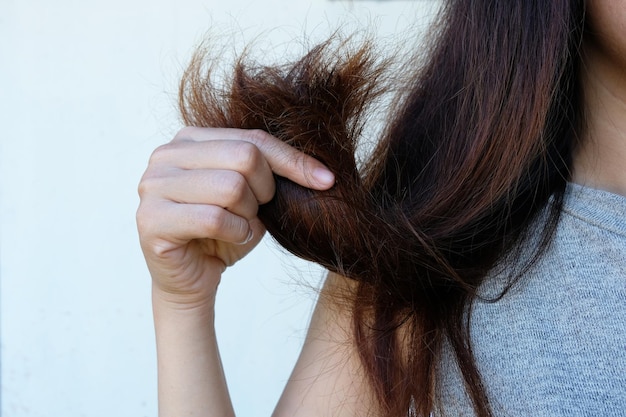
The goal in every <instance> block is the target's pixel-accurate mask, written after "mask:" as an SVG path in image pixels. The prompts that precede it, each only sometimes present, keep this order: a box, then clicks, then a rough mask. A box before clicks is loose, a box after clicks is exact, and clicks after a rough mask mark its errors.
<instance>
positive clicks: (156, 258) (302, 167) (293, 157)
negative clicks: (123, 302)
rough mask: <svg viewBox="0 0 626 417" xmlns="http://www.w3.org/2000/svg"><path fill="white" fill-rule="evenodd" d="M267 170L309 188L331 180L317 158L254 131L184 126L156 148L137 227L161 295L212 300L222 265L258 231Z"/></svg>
mask: <svg viewBox="0 0 626 417" xmlns="http://www.w3.org/2000/svg"><path fill="white" fill-rule="evenodd" d="M273 173H276V174H278V175H280V176H283V177H286V178H289V179H290V180H292V181H294V182H296V183H298V184H300V185H302V186H305V187H309V188H313V189H318V190H324V189H328V188H330V187H331V186H332V185H333V182H334V177H333V175H332V174H331V173H330V171H328V169H327V168H325V167H324V166H323V165H322V164H321V163H320V162H319V161H317V160H315V159H313V158H311V157H309V156H307V155H305V154H303V153H301V152H299V151H297V150H295V149H294V148H292V147H290V146H288V145H286V144H285V143H283V142H281V141H279V140H278V139H276V138H274V137H272V136H271V135H269V134H267V133H265V132H263V131H260V130H238V129H218V128H194V127H188V128H184V129H183V130H181V131H180V132H179V133H178V134H177V135H176V137H175V138H174V139H173V140H172V141H171V142H170V143H168V144H166V145H163V146H161V147H159V148H157V149H156V150H155V151H154V153H153V154H152V156H151V158H150V163H149V165H148V168H147V169H146V172H145V173H144V175H143V177H142V179H141V182H140V184H139V195H140V197H141V203H140V206H139V209H138V211H137V225H138V229H139V236H140V241H141V247H142V250H143V252H144V256H145V258H146V262H147V264H148V268H149V270H150V273H151V275H152V278H153V288H154V291H155V293H156V295H158V296H159V297H162V298H163V299H164V300H165V301H168V302H173V303H174V304H175V305H177V306H181V307H192V306H194V305H197V304H206V303H207V302H208V303H212V302H213V301H214V297H215V292H216V289H217V286H218V284H219V279H220V276H221V273H222V272H223V270H224V269H225V268H226V267H227V266H230V265H232V264H234V263H235V262H237V261H238V260H239V259H241V258H242V257H244V256H245V255H246V254H247V253H248V252H250V250H252V248H254V246H256V245H257V243H258V242H259V241H260V239H261V237H262V236H263V234H264V232H265V229H264V227H263V225H262V224H261V222H260V221H259V219H258V218H257V211H258V206H259V204H263V203H266V202H268V201H270V200H271V199H272V197H273V195H274V191H275V184H274V178H273Z"/></svg>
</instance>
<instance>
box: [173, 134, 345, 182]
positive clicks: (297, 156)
mask: <svg viewBox="0 0 626 417" xmlns="http://www.w3.org/2000/svg"><path fill="white" fill-rule="evenodd" d="M174 140H194V141H209V140H243V141H246V142H250V143H252V144H254V145H255V146H256V147H257V148H258V149H259V150H260V151H261V153H262V154H263V156H264V157H265V159H266V160H267V162H268V164H269V166H270V168H271V169H272V171H273V172H275V173H276V174H278V175H280V176H281V177H285V178H288V179H290V180H291V181H293V182H295V183H297V184H300V185H302V186H303V187H307V188H312V189H315V190H327V189H329V188H330V187H332V186H333V184H334V183H335V176H334V175H333V173H332V172H331V171H330V170H329V169H328V168H326V166H324V164H322V163H321V162H320V161H318V160H317V159H315V158H313V157H312V156H309V155H307V154H305V153H303V152H301V151H299V150H297V149H295V148H294V147H292V146H289V145H287V144H286V143H284V142H282V141H281V140H279V139H277V138H275V137H274V136H272V135H270V134H269V133H267V132H265V131H263V130H259V129H230V128H202V127H186V128H184V129H182V130H181V131H180V132H179V133H178V134H177V135H176V137H175V138H174Z"/></svg>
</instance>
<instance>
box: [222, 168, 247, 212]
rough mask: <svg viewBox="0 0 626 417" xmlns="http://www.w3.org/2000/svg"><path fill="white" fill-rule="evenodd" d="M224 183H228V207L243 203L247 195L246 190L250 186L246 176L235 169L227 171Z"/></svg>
mask: <svg viewBox="0 0 626 417" xmlns="http://www.w3.org/2000/svg"><path fill="white" fill-rule="evenodd" d="M225 176H226V178H225V180H224V184H225V185H226V197H225V198H226V202H225V203H226V204H225V206H226V207H232V206H234V205H237V204H239V203H241V202H242V201H243V200H244V198H245V196H246V190H247V188H248V182H247V181H246V178H245V177H244V176H243V175H242V174H240V173H238V172H235V171H227V172H226V173H225Z"/></svg>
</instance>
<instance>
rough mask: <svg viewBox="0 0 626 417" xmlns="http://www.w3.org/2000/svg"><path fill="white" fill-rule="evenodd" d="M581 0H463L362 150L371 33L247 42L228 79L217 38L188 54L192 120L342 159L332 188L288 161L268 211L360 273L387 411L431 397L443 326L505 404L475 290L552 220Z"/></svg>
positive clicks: (367, 349) (452, 5) (481, 396)
mask: <svg viewBox="0 0 626 417" xmlns="http://www.w3.org/2000/svg"><path fill="white" fill-rule="evenodd" d="M583 3H584V1H583V0H554V1H548V2H546V1H544V0H517V1H508V2H497V1H496V2H494V1H487V0H482V1H481V0H471V1H470V0H457V1H450V2H448V4H447V5H446V6H445V7H444V8H443V10H442V12H441V15H440V17H439V20H438V23H437V28H438V34H437V37H436V39H435V41H434V43H433V45H432V48H431V50H430V54H429V56H428V60H427V62H426V65H424V66H422V67H421V69H420V70H419V71H417V72H416V73H415V74H414V75H413V76H412V78H411V79H410V80H404V81H402V83H403V84H402V86H400V87H401V90H402V92H401V93H400V94H399V95H398V98H397V99H396V102H397V103H400V104H399V105H398V106H397V108H396V110H395V111H394V115H393V117H390V119H389V121H388V122H387V124H386V126H385V129H384V131H383V133H382V134H381V137H380V140H379V143H378V145H377V147H376V148H375V150H374V152H373V153H372V154H371V156H370V157H369V159H368V160H367V161H366V162H365V163H364V164H359V163H357V160H356V158H355V151H356V146H357V143H358V140H359V139H360V137H361V136H362V131H363V128H364V120H365V117H366V114H367V109H368V107H369V105H370V104H371V103H372V102H373V101H374V100H375V99H377V98H378V97H379V96H380V95H381V94H383V93H384V92H385V91H386V90H387V89H389V88H392V87H393V82H392V83H391V84H390V83H388V82H387V81H388V80H389V79H391V80H392V81H393V77H392V75H391V74H390V72H389V70H388V67H387V63H386V62H382V63H381V62H380V60H379V59H377V56H376V53H375V52H374V49H373V48H372V45H371V44H370V43H368V42H364V43H363V44H362V45H360V46H357V47H353V46H352V43H350V42H341V41H339V42H338V41H336V40H335V41H333V40H330V41H328V42H325V43H323V44H321V45H318V46H317V47H314V48H312V49H311V50H310V52H309V53H308V54H306V55H305V56H304V57H303V58H301V59H299V60H297V61H296V62H291V63H287V64H282V65H276V66H260V65H255V64H254V63H253V62H251V60H250V59H248V58H247V57H246V56H245V55H244V56H242V57H240V59H239V60H238V61H237V62H236V63H235V65H234V72H233V74H232V76H231V77H230V78H228V80H229V82H227V83H224V84H222V85H221V87H220V86H219V85H216V83H215V82H214V81H213V77H212V74H211V71H210V68H211V65H210V63H209V65H208V67H207V66H206V65H205V64H206V60H205V58H204V56H203V55H202V54H201V53H198V54H196V55H195V57H194V59H193V60H192V63H191V65H190V66H189V68H188V69H187V71H186V72H185V74H184V77H183V79H182V82H181V89H180V108H181V111H182V115H183V120H184V122H185V123H186V124H189V125H196V126H218V127H238V128H250V129H263V130H266V131H267V132H269V133H271V134H272V135H274V136H276V137H278V138H280V139H282V140H283V141H285V142H287V143H289V144H291V145H293V146H294V147H296V148H298V149H301V150H303V151H304V152H306V153H308V154H310V155H313V156H314V157H316V158H318V159H319V160H320V161H321V162H323V163H324V164H326V165H327V166H328V167H329V168H330V169H331V170H332V171H333V172H334V173H335V175H336V184H335V186H334V187H333V188H332V189H330V190H328V191H313V190H309V189H306V188H303V187H300V186H298V185H297V184H294V183H292V182H290V181H288V180H287V179H285V178H281V177H276V183H277V191H276V195H275V197H274V199H273V200H272V201H271V202H269V203H268V204H266V205H264V206H262V207H261V208H260V211H259V217H260V218H261V220H262V221H263V222H264V224H265V225H266V227H267V229H268V231H269V232H270V233H271V235H272V236H273V237H274V238H275V239H276V240H277V241H278V242H279V243H280V244H281V245H282V246H284V247H285V248H286V249H288V250H289V251H291V252H292V253H294V254H296V255H297V256H299V257H301V258H304V259H308V260H311V261H313V262H317V263H319V264H321V265H323V266H324V267H326V268H328V269H329V270H331V271H334V272H336V273H339V274H341V275H344V276H346V277H348V278H350V279H353V280H356V281H357V283H358V284H357V290H356V293H355V294H353V296H352V298H351V299H350V302H351V303H352V311H353V325H354V338H355V339H354V343H355V346H356V347H357V349H358V351H359V354H360V358H361V362H362V364H363V367H364V369H365V371H366V375H367V377H368V380H369V383H370V385H371V387H372V389H373V392H374V393H375V395H376V400H377V401H375V402H376V403H378V404H380V406H379V407H378V408H377V409H376V410H373V412H374V413H376V414H377V415H380V416H389V417H391V416H394V417H398V416H402V415H407V411H408V409H409V404H411V407H414V410H415V412H416V415H419V416H428V415H429V413H430V412H431V411H432V410H433V408H434V407H435V405H436V402H437V395H436V390H435V384H436V377H437V364H438V360H439V358H440V357H441V352H442V349H443V346H444V344H445V345H446V346H450V348H451V350H452V352H453V353H454V357H455V358H456V360H457V363H458V365H459V369H460V370H461V373H462V375H463V378H464V381H465V385H466V389H467V392H468V394H469V397H470V398H471V400H472V403H473V406H474V409H475V412H476V414H477V415H478V416H491V415H492V412H491V408H490V405H489V398H488V396H487V393H486V392H485V388H484V386H483V384H482V382H481V376H480V373H479V370H478V368H477V366H476V363H475V360H474V357H473V354H472V347H471V340H470V331H469V330H470V317H471V314H470V312H471V306H472V302H473V301H474V300H475V299H476V298H477V296H478V293H477V291H478V288H479V287H480V285H481V283H482V282H483V281H484V279H485V278H486V276H487V275H488V273H489V272H490V270H492V268H494V266H495V265H496V264H497V263H498V262H499V261H501V260H502V259H503V258H504V257H505V256H507V255H510V254H511V253H512V251H513V249H514V248H516V247H519V246H520V245H522V244H523V243H524V242H525V241H526V237H527V236H528V235H530V234H532V233H533V232H532V231H531V226H532V228H533V229H532V230H541V232H539V233H540V236H539V239H538V240H537V239H532V240H533V241H538V242H539V244H538V245H536V246H535V247H534V249H533V250H532V251H533V253H534V256H531V257H530V258H529V260H528V261H527V264H528V265H530V264H531V263H532V262H533V260H536V259H537V257H539V256H540V255H541V253H542V251H543V250H545V247H546V246H547V245H548V244H549V242H550V238H551V236H552V234H553V232H554V228H555V225H556V223H557V221H558V216H559V211H560V208H561V201H562V197H563V192H564V189H565V186H566V182H567V179H568V178H569V175H570V164H571V153H572V148H573V147H574V145H575V143H576V137H577V132H578V131H579V128H580V123H581V122H580V120H581V114H580V108H581V105H580V102H581V92H580V87H579V85H578V71H579V68H578V67H579V48H580V42H581V38H582V32H583V20H584V4H583ZM383 61H384V60H383ZM390 85H391V86H392V87H390ZM396 87H398V86H396ZM550 199H552V200H550ZM549 202H550V203H549ZM543 212H546V213H547V214H546V215H544V216H540V215H539V214H540V213H543ZM537 222H540V223H541V224H539V225H538V226H537ZM535 234H536V233H535ZM519 276H520V274H518V275H516V276H511V277H510V280H509V282H508V285H509V286H510V285H513V283H514V282H515V281H516V280H517V279H518V278H519ZM443 401H444V402H445V400H443Z"/></svg>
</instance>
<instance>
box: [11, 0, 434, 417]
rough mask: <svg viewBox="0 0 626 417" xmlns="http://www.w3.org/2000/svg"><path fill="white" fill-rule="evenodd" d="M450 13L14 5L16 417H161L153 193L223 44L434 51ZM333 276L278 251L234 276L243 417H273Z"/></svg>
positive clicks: (167, 0)
mask: <svg viewBox="0 0 626 417" xmlns="http://www.w3.org/2000/svg"><path fill="white" fill-rule="evenodd" d="M435 8H436V3H435V2H432V1H397V2H391V1H378V2H370V1H353V2H342V1H324V0H318V1H312V2H304V1H299V0H297V1H296V0H273V1H260V0H257V1H250V0H227V1H225V0H220V1H218V0H150V1H148V0H134V1H131V0H125V1H122V0H106V1H104V0H102V1H96V0H93V1H90V0H82V1H80V0H54V1H52V0H2V1H1V2H0V236H1V240H0V279H1V282H0V294H1V299H0V308H1V323H0V330H1V338H0V339H1V344H2V345H1V346H2V349H1V352H2V355H1V382H2V391H1V397H0V401H1V404H2V406H1V410H2V416H3V417H20V416H33V417H35V416H37V417H39V416H41V417H80V416H107V417H111V416H156V414H157V410H156V371H155V352H154V340H153V329H152V323H151V311H150V278H149V276H148V274H147V271H146V268H145V265H144V262H143V258H142V256H141V252H140V249H139V245H138V239H137V235H136V229H135V224H134V214H135V210H136V207H137V204H138V198H137V194H136V186H137V182H138V181H139V178H140V176H141V174H142V172H143V170H144V168H145V164H146V161H147V159H148V157H149V155H150V153H151V151H152V149H153V148H155V147H156V146H158V145H159V144H161V143H163V142H166V141H168V140H169V139H170V138H171V137H172V136H173V134H174V133H175V132H176V131H177V129H179V128H180V127H181V126H180V123H179V121H178V119H177V113H176V108H175V98H176V88H177V86H176V83H177V81H178V78H179V76H180V74H181V71H182V69H183V67H184V65H185V62H186V61H187V59H188V58H189V56H190V54H191V52H192V50H193V46H194V45H196V44H197V43H198V41H200V40H201V39H202V38H203V37H204V35H205V33H206V32H207V31H209V32H210V34H211V36H212V38H213V39H214V40H215V42H216V44H219V46H224V45H231V44H232V45H241V43H240V42H242V41H243V42H249V41H251V40H255V45H256V46H257V47H258V48H259V49H263V55H267V54H268V51H269V54H270V55H271V54H274V55H277V56H281V54H282V53H283V52H285V50H287V51H293V48H294V47H297V46H298V45H301V44H302V43H303V40H304V39H308V40H309V42H312V41H313V40H315V39H322V38H323V37H324V36H327V35H328V34H329V33H330V32H331V31H333V30H334V29H336V28H337V27H342V26H343V27H344V29H345V28H347V29H345V31H346V32H350V31H352V30H353V29H364V28H367V27H370V28H371V27H373V26H376V27H377V28H378V30H379V31H380V33H382V34H385V36H391V37H396V38H414V37H418V35H419V34H418V32H419V29H422V28H423V27H424V26H425V25H426V23H427V18H426V17H425V16H432V14H433V11H434V10H435ZM408 25H415V26H414V27H411V28H410V29H406V28H407V26H408ZM305 34H307V36H305ZM235 49H236V48H235ZM321 277H322V273H321V271H319V270H318V269H316V268H314V267H312V266H309V265H305V264H303V263H301V262H298V261H296V260H294V259H293V258H290V257H288V256H286V255H284V254H283V253H281V252H280V250H278V249H277V248H276V246H275V245H274V244H273V243H272V242H271V241H269V240H268V241H267V242H265V243H261V245H260V246H259V248H258V249H257V250H256V251H255V252H253V254H252V255H251V256H249V257H248V258H246V259H245V260H243V261H241V262H240V263H239V264H238V265H236V266H235V267H233V268H232V269H231V270H229V271H227V273H226V274H225V277H224V280H223V285H222V288H221V291H220V297H219V305H218V313H217V314H218V318H217V320H218V322H217V326H218V333H219V334H218V336H219V338H220V345H221V349H222V354H223V360H224V366H225V368H226V373H227V375H228V380H229V385H230V387H231V393H232V398H233V401H234V403H235V409H236V411H237V414H238V415H239V416H251V417H256V416H269V415H270V413H271V410H272V408H273V406H274V404H275V402H276V400H277V398H278V396H279V394H280V391H281V389H282V386H283V385H284V383H285V380H286V378H287V377H288V375H289V372H290V369H291V367H292V365H293V363H294V361H295V359H296V357H297V354H298V350H299V348H300V345H301V343H302V340H303V337H304V331H305V329H306V325H307V320H308V317H309V315H310V312H311V309H312V306H313V303H314V300H315V290H314V289H312V288H314V287H316V286H317V285H318V284H319V282H320V278H321Z"/></svg>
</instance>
